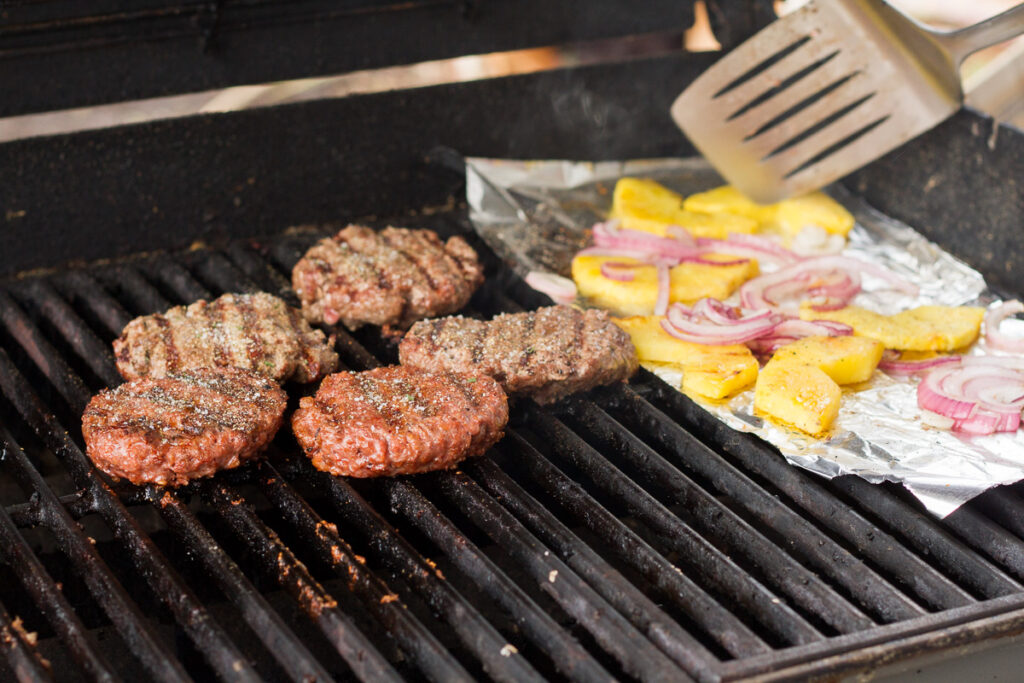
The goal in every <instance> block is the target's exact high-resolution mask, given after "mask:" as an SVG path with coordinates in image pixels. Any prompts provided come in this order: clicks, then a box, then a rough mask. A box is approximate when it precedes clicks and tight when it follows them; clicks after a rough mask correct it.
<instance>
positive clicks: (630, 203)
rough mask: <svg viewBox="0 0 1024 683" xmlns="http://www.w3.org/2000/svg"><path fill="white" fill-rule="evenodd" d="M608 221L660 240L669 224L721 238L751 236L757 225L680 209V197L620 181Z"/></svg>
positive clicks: (645, 183) (651, 185)
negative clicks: (640, 231)
mask: <svg viewBox="0 0 1024 683" xmlns="http://www.w3.org/2000/svg"><path fill="white" fill-rule="evenodd" d="M611 218H618V219H619V220H620V221H621V222H622V227H624V228H628V229H630V230H643V231H644V232H652V233H654V234H656V235H660V236H662V237H664V236H665V235H666V230H667V228H668V226H670V225H678V226H681V227H683V228H685V229H686V230H688V231H689V232H690V233H691V234H692V235H693V236H694V237H713V238H715V239H724V238H725V237H726V236H727V235H728V234H729V233H730V232H740V233H751V232H754V230H755V229H756V228H757V222H756V221H754V220H751V219H750V218H746V217H744V216H740V215H735V214H730V213H720V214H717V215H712V214H710V213H706V212H702V211H687V210H684V209H683V198H682V196H681V195H679V194H676V193H675V192H673V191H672V190H670V189H668V188H667V187H664V186H663V185H660V184H658V183H656V182H654V181H653V180H647V179H643V178H622V179H621V180H619V181H618V182H617V183H615V191H614V192H613V193H612V211H611Z"/></svg>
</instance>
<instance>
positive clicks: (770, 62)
mask: <svg viewBox="0 0 1024 683" xmlns="http://www.w3.org/2000/svg"><path fill="white" fill-rule="evenodd" d="M810 39H811V36H804V37H802V38H800V39H798V40H796V41H795V42H793V43H790V44H789V45H787V46H786V47H784V48H782V49H781V50H779V51H778V52H776V53H775V54H773V55H771V56H770V57H768V58H767V59H764V60H763V61H761V62H759V63H758V64H757V65H756V66H754V67H753V68H751V69H748V70H747V71H745V72H743V73H742V74H740V75H739V76H738V77H736V78H735V79H733V80H732V81H731V82H729V83H728V84H727V85H726V86H725V87H724V88H722V89H721V90H719V91H718V92H716V93H715V94H714V95H713V96H712V98H711V99H716V98H718V97H721V96H722V95H724V94H726V93H727V92H729V91H730V90H735V89H736V88H738V87H740V86H741V85H743V84H744V83H746V82H747V81H749V80H750V79H751V78H754V77H755V76H757V75H759V74H762V73H764V72H765V71H767V70H768V69H770V68H772V67H773V66H775V65H776V64H778V63H779V62H781V61H782V60H783V59H785V58H786V57H788V56H789V55H791V54H792V53H794V52H796V51H797V50H799V49H800V47H801V46H803V45H805V44H806V43H807V42H808V41H810Z"/></svg>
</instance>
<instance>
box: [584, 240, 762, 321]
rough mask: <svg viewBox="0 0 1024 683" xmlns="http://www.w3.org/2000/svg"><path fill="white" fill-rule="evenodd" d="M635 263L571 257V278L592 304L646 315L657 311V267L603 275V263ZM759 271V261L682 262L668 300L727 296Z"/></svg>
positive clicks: (673, 276)
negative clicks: (623, 276) (625, 276)
mask: <svg viewBox="0 0 1024 683" xmlns="http://www.w3.org/2000/svg"><path fill="white" fill-rule="evenodd" d="M707 257H708V258H718V259H721V260H733V259H734V258H735V257H732V256H724V255H716V254H708V255H707ZM606 261H610V262H613V263H636V259H630V258H624V257H614V256H577V257H576V258H574V259H573V260H572V279H573V280H574V281H575V282H576V287H577V288H578V289H579V293H580V295H581V296H584V297H586V298H587V299H588V300H589V301H590V303H591V304H593V305H595V306H599V307H601V308H605V309H608V310H610V311H614V312H616V313H619V314H622V315H647V314H650V313H653V312H654V304H655V302H656V301H657V299H658V274H657V270H656V269H655V267H654V266H640V267H638V268H634V269H633V270H632V271H631V272H632V273H633V279H632V280H630V281H629V282H619V281H617V280H612V279H610V278H606V277H605V276H604V275H602V274H601V264H602V263H605V262H606ZM757 273H758V268H757V262H756V261H753V260H751V261H746V262H744V263H738V264H735V265H731V266H712V265H708V264H706V263H682V264H680V265H678V266H676V267H675V268H672V269H671V270H670V271H669V275H670V282H671V286H670V288H669V301H670V302H676V301H681V302H683V303H686V304H690V303H693V302H694V301H697V300H698V299H702V298H704V297H712V298H715V299H725V298H726V297H728V296H729V295H730V294H732V293H733V292H734V291H735V290H736V289H737V288H738V287H739V286H740V285H741V284H743V283H744V282H746V281H747V280H749V279H750V278H752V277H754V276H756V275H757Z"/></svg>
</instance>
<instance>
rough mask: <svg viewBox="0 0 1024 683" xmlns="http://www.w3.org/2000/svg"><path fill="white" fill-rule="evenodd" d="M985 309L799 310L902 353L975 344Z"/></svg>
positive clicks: (933, 307) (923, 307)
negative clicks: (845, 327)
mask: <svg viewBox="0 0 1024 683" xmlns="http://www.w3.org/2000/svg"><path fill="white" fill-rule="evenodd" d="M984 316H985V309H984V308H980V307H977V306H919V307H918V308H912V309H910V310H909V311H902V312H900V313H897V314H896V315H883V314H881V313H875V312H874V311H869V310H867V309H865V308H860V307H859V306H847V307H846V308H841V309H839V310H837V311H815V310H814V309H812V308H811V307H810V304H806V303H805V304H804V305H803V306H801V308H800V317H801V318H803V319H804V320H835V321H837V322H841V323H846V324H847V325H849V326H850V327H852V328H853V332H854V334H857V335H859V336H862V337H871V338H872V339H877V340H878V341H880V342H882V343H883V344H885V347H886V348H888V349H897V350H903V351H953V350H956V349H959V348H962V347H964V346H967V345H969V344H971V343H973V342H974V340H976V339H977V338H978V333H979V332H980V330H981V320H982V318H983V317H984Z"/></svg>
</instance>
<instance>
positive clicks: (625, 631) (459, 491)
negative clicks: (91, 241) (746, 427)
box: [0, 212, 1024, 681]
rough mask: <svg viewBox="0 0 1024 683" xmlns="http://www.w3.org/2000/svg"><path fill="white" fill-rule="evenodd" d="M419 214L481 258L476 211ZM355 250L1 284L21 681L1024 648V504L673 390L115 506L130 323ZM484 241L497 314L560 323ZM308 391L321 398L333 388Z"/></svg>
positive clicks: (0, 578)
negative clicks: (417, 465) (113, 390)
mask: <svg viewBox="0 0 1024 683" xmlns="http://www.w3.org/2000/svg"><path fill="white" fill-rule="evenodd" d="M403 222H405V223H408V221H407V220H405V219H403ZM413 222H420V223H422V225H413V226H411V227H430V228H432V229H435V230H437V231H438V232H439V233H441V234H442V236H445V237H447V236H448V235H451V234H466V235H467V236H468V237H469V238H470V239H473V238H472V236H471V234H470V230H469V228H468V226H467V224H466V222H465V219H464V216H463V215H462V214H461V213H458V212H454V213H442V214H435V215H431V216H427V217H423V218H420V219H416V220H415V221H413ZM327 233H328V231H324V232H323V233H314V232H303V231H294V232H291V233H289V234H286V235H283V236H280V237H277V238H273V239H271V240H267V241H265V242H263V243H262V244H255V243H250V242H247V241H238V242H234V243H232V244H231V245H230V246H229V247H227V248H225V249H223V250H207V249H202V250H196V251H190V252H185V253H181V254H175V255H163V254H159V255H152V256H145V257H139V258H134V259H129V260H125V261H121V262H116V263H113V264H102V265H96V266H90V267H87V268H82V269H75V270H65V271H59V272H56V273H53V274H42V275H33V276H27V277H23V278H21V279H15V280H9V281H7V282H6V283H3V284H0V393H2V398H0V448H2V452H3V463H2V466H0V503H2V507H3V511H2V512H0V539H2V543H0V557H2V558H3V561H4V564H5V565H6V566H5V567H4V568H2V569H0V586H2V588H0V631H2V639H0V649H2V650H3V653H4V655H5V658H6V666H7V667H8V668H9V669H10V671H9V672H6V675H8V676H9V675H10V674H11V673H12V672H13V673H17V674H18V675H21V676H24V677H26V678H28V679H32V678H38V679H40V680H48V679H51V678H52V679H55V680H61V681H63V680H69V681H70V680H92V679H99V680H116V679H120V678H126V679H131V678H141V677H144V676H145V677H151V678H153V679H155V680H188V679H191V678H194V679H209V678H213V677H218V678H221V679H230V680H282V681H284V680H294V681H306V680H330V679H332V678H357V679H362V680H373V681H382V680H400V679H403V678H411V679H429V680H443V681H454V680H474V679H480V678H491V679H497V680H515V681H524V680H541V679H545V678H551V679H571V680H585V681H592V680H608V679H609V678H613V677H614V678H622V679H645V680H647V679H673V680H681V679H684V676H685V675H689V676H690V677H692V678H694V679H698V680H708V681H711V680H720V679H730V680H731V679H736V678H743V677H749V676H756V675H762V674H766V673H768V672H777V675H779V676H803V675H808V674H826V673H837V672H840V671H844V670H851V669H859V668H862V667H865V666H868V665H870V664H872V663H876V662H877V661H879V660H880V659H881V658H882V657H890V656H895V655H909V654H913V653H916V652H924V651H928V650H931V649H935V648H943V649H945V648H948V647H952V646H953V645H956V644H960V643H970V642H975V641H979V640H982V639H985V638H989V637H995V636H997V635H1003V634H1009V633H1012V632H1014V631H1016V630H1019V628H1020V623H1021V621H1022V620H1024V587H1022V584H1021V580H1022V579H1024V541H1022V538H1024V499H1022V497H1021V495H1022V493H1024V488H1022V487H1021V486H1020V485H1016V486H1011V487H1004V488H1002V489H1000V490H996V491H992V492H989V493H988V494H985V495H984V496H982V497H981V498H979V499H977V500H975V501H974V502H972V503H971V504H969V505H967V506H965V507H964V508H962V509H961V510H959V511H958V512H957V513H955V514H954V515H953V516H951V517H950V518H948V519H947V520H945V521H942V522H940V521H937V520H935V519H933V518H931V517H929V516H928V515H927V514H925V513H924V512H923V511H921V509H920V508H919V507H918V506H917V505H916V504H914V503H913V502H911V500H910V498H909V496H906V495H904V494H903V493H902V491H901V490H900V489H899V487H896V486H888V485H885V486H874V485H871V484H868V483H866V482H864V481H863V480H860V479H857V478H852V477H844V478H839V479H835V480H832V481H824V480H822V479H819V478H816V477H814V476H812V475H809V474H807V473H804V472H802V471H800V470H797V469H795V468H792V467H790V466H789V465H787V464H786V463H785V462H784V461H783V460H782V458H781V457H779V455H778V454H777V453H776V452H775V451H774V449H772V448H771V447H770V446H768V445H766V444H764V443H763V442H761V441H759V440H757V439H756V438H753V437H750V436H747V435H742V434H739V433H736V432H733V431H732V430H730V429H728V428H726V427H725V426H724V425H722V424H721V423H719V422H718V421H717V420H715V419H714V418H713V417H711V416H710V415H708V414H707V413H705V412H704V411H702V410H701V409H700V408H698V407H697V406H696V405H695V404H693V403H691V402H690V401H689V400H688V399H686V398H685V397H683V396H682V395H680V394H678V393H677V392H675V391H674V390H673V389H671V388H670V387H668V386H666V385H665V384H663V383H662V382H660V380H658V379H656V378H655V377H653V376H652V375H650V374H647V373H645V372H643V371H642V372H641V374H640V375H639V376H638V377H636V378H635V379H634V380H633V381H632V382H631V383H630V384H629V385H628V386H626V385H622V386H616V387H610V388H605V389H601V390H597V391H594V392H590V393H588V394H583V395H579V396H575V397H571V398H569V399H566V400H563V401H561V402H559V403H557V404H555V405H553V406H549V407H545V408H543V409H540V408H538V407H537V406H536V405H535V404H533V403H532V402H530V401H518V402H516V403H514V404H513V410H512V422H511V424H510V427H509V429H508V430H507V436H506V437H505V439H504V440H503V441H502V442H500V443H499V444H498V446H497V447H496V448H494V449H492V452H491V453H490V454H489V455H487V456H485V457H483V458H479V459H475V460H470V461H468V462H466V463H463V466H462V467H461V469H460V470H458V471H454V472H444V473H436V474H430V475H423V476H418V477H412V478H396V479H386V480H372V481H349V480H345V479H340V478H333V477H330V476H327V475H325V474H322V473H319V472H316V471H315V470H313V469H312V467H311V466H310V465H309V463H308V462H307V461H306V460H305V458H304V457H303V456H302V455H301V451H300V449H299V448H298V446H297V445H296V444H295V443H294V440H293V438H292V436H291V434H290V432H289V430H288V429H284V430H282V433H281V434H280V435H279V436H278V438H277V440H276V441H275V444H274V445H273V446H272V448H271V451H270V453H269V457H268V458H267V459H266V460H265V461H264V462H261V463H259V464H255V465H250V466H247V467H244V468H242V469H239V470H236V471H232V472H228V473H222V474H221V475H218V476H217V477H215V478H213V479H211V480H206V481H202V482H197V483H194V484H192V485H190V486H188V487H185V488H181V489H177V490H166V491H165V490H162V489H156V488H145V489H143V488H136V487H132V486H128V485H117V486H114V487H111V486H109V485H108V484H107V483H106V482H105V481H104V480H103V479H102V478H101V477H100V476H98V475H97V473H96V471H95V470H94V469H93V468H92V466H91V464H90V463H89V461H88V459H87V458H86V457H85V455H84V453H83V447H82V440H81V435H80V430H79V416H80V414H81V411H82V409H83V408H84V406H85V404H86V402H87V401H88V399H89V398H90V396H91V395H92V394H93V393H95V392H96V391H98V390H99V389H100V388H102V387H104V386H108V385H111V386H112V385H116V384H118V383H119V382H120V381H121V380H120V377H119V375H118V373H117V371H116V368H115V365H114V361H113V356H112V354H111V351H110V342H111V341H112V340H113V338H114V337H116V336H117V335H118V334H119V333H120V330H121V328H122V327H123V325H124V324H125V323H127V322H128V320H130V319H131V318H132V317H134V316H136V315H141V314H145V313H152V312H155V311H162V310H165V309H166V308H169V307H170V306H172V305H178V304H186V303H191V302H192V301H194V300H196V299H199V298H206V299H211V298H213V297H216V296H219V295H220V294H222V293H225V292H237V291H258V290H264V291H268V292H270V293H272V294H277V295H279V296H283V297H285V298H287V299H288V300H289V302H290V303H293V304H294V303H295V299H294V294H293V293H292V292H291V290H290V288H289V286H288V281H289V273H290V270H291V266H292V264H293V263H294V262H295V261H296V260H297V259H298V257H299V256H300V255H301V254H302V252H303V251H304V250H305V248H306V247H308V246H309V245H311V244H312V243H313V242H314V241H315V240H316V239H317V238H319V237H321V236H323V235H324V234H327ZM473 244H474V247H475V248H476V249H477V250H478V251H480V252H481V253H482V254H483V255H484V256H485V258H489V261H488V263H487V265H488V268H487V273H488V279H487V282H486V284H485V285H484V287H483V289H482V290H481V291H480V292H479V293H478V294H477V295H476V296H475V297H474V298H473V300H472V302H471V304H470V311H469V312H470V313H475V314H481V315H486V316H491V315H494V314H495V313H498V312H500V311H515V310H522V309H524V308H534V307H536V306H539V305H543V304H545V303H547V302H546V301H542V300H541V298H540V297H539V296H538V295H536V294H535V293H533V292H532V291H531V290H529V289H528V288H526V287H525V286H524V285H523V284H522V283H521V282H520V281H518V280H517V279H515V278H514V276H512V275H511V274H510V273H508V272H507V271H505V270H503V269H502V267H501V266H500V265H499V264H498V263H497V262H496V259H495V258H494V256H493V255H492V254H490V252H489V251H487V249H486V247H484V246H483V245H482V244H481V243H480V242H479V241H476V240H474V242H473ZM336 332H337V333H338V335H339V343H338V351H339V354H340V355H341V359H342V364H343V366H345V367H347V368H349V369H365V368H370V367H375V366H377V365H380V364H387V363H393V362H395V361H396V348H395V346H394V344H393V343H391V342H388V341H386V340H382V339H381V337H380V336H379V332H377V331H376V330H372V329H362V330H359V331H358V332H357V333H353V334H348V333H346V332H344V331H343V330H342V329H338V330H336ZM287 389H288V390H289V392H290V394H291V395H292V401H291V403H292V407H294V405H295V404H297V398H298V394H299V392H300V391H308V392H311V391H313V390H314V388H300V387H297V386H296V385H289V386H288V387H287ZM32 633H34V634H36V635H35V636H32V635H30V634H32ZM825 658H832V659H829V660H827V661H826V660H825ZM44 660H47V661H44Z"/></svg>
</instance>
